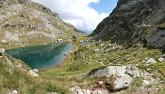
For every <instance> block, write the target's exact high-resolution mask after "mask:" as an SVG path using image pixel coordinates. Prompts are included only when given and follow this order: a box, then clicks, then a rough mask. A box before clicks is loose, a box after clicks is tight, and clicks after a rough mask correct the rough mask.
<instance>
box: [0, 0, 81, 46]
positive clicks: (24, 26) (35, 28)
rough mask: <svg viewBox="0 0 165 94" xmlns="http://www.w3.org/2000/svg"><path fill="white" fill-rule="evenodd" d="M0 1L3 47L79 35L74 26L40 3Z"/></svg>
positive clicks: (0, 33) (0, 42)
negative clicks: (1, 4)
mask: <svg viewBox="0 0 165 94" xmlns="http://www.w3.org/2000/svg"><path fill="white" fill-rule="evenodd" d="M1 2H3V6H2V7H1V9H0V21H1V22H0V31H1V32H0V36H1V37H0V40H1V41H0V44H2V45H3V47H5V48H10V47H11V46H12V47H22V46H26V45H37V44H47V43H51V42H56V40H58V39H62V40H69V39H70V38H71V37H72V36H73V35H75V36H76V35H78V33H77V32H76V30H75V28H74V27H73V26H71V25H70V24H67V23H65V22H63V21H62V20H61V19H60V18H59V17H58V14H56V13H53V12H51V11H50V9H48V8H46V7H44V6H42V5H40V4H37V3H33V2H29V1H28V0H18V1H15V0H14V1H13V0H6V1H5V0H3V1H1ZM22 2H23V3H22ZM2 45H1V46H0V47H1V48H3V47H2Z"/></svg>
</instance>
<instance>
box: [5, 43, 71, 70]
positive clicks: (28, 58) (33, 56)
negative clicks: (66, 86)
mask: <svg viewBox="0 0 165 94" xmlns="http://www.w3.org/2000/svg"><path fill="white" fill-rule="evenodd" d="M72 47H73V45H71V44H69V43H59V44H50V45H39V46H30V47H25V48H14V49H9V50H7V51H6V52H7V53H8V54H9V55H10V56H12V57H14V58H16V59H20V60H22V61H24V62H25V63H26V64H27V65H29V66H30V67H31V68H32V69H44V68H49V67H54V66H56V65H58V64H60V63H62V62H63V61H64V59H65V55H64V54H65V53H67V52H68V51H70V50H71V48H72Z"/></svg>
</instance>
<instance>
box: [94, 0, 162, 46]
mask: <svg viewBox="0 0 165 94" xmlns="http://www.w3.org/2000/svg"><path fill="white" fill-rule="evenodd" d="M164 5H165V1H164V0H119V1H118V4H117V7H116V8H115V9H114V10H113V12H112V13H111V14H110V15H109V16H108V17H107V18H105V19H104V20H103V21H102V22H101V23H100V24H99V25H98V26H97V28H96V30H94V32H93V34H92V36H95V37H94V39H101V40H109V39H111V40H112V41H113V42H117V43H121V44H126V45H127V46H128V45H129V46H130V45H133V44H136V43H137V42H142V43H144V44H145V45H147V46H150V47H156V48H163V49H164V47H165V45H164V44H165V43H164V30H165V28H164V27H165V23H164V22H165V8H164Z"/></svg>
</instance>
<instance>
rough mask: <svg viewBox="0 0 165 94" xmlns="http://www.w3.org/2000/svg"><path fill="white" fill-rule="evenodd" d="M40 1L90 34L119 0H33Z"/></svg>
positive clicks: (66, 20) (64, 19)
mask: <svg viewBox="0 0 165 94" xmlns="http://www.w3.org/2000/svg"><path fill="white" fill-rule="evenodd" d="M32 1H34V2H37V3H40V4H42V5H44V6H46V7H48V8H50V9H51V10H52V11H53V12H56V13H58V14H59V17H60V18H61V19H62V20H63V21H65V22H67V23H70V24H72V25H73V26H75V27H76V28H77V29H79V30H81V31H83V32H86V33H88V34H90V33H92V31H93V30H94V29H95V28H96V27H97V25H98V24H99V23H100V22H101V21H102V20H103V19H104V18H105V17H107V16H109V14H110V13H111V11H112V10H113V9H114V8H115V7H116V4H117V1H118V0H32Z"/></svg>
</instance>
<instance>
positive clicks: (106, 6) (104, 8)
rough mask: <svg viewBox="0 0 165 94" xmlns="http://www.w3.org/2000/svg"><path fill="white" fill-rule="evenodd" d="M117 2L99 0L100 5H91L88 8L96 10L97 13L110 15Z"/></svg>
mask: <svg viewBox="0 0 165 94" xmlns="http://www.w3.org/2000/svg"><path fill="white" fill-rule="evenodd" d="M117 1H118V0H100V3H98V4H97V3H91V4H90V7H92V8H94V9H96V10H97V11H98V12H99V13H102V12H105V13H111V12H112V10H113V9H114V7H116V5H117Z"/></svg>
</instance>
